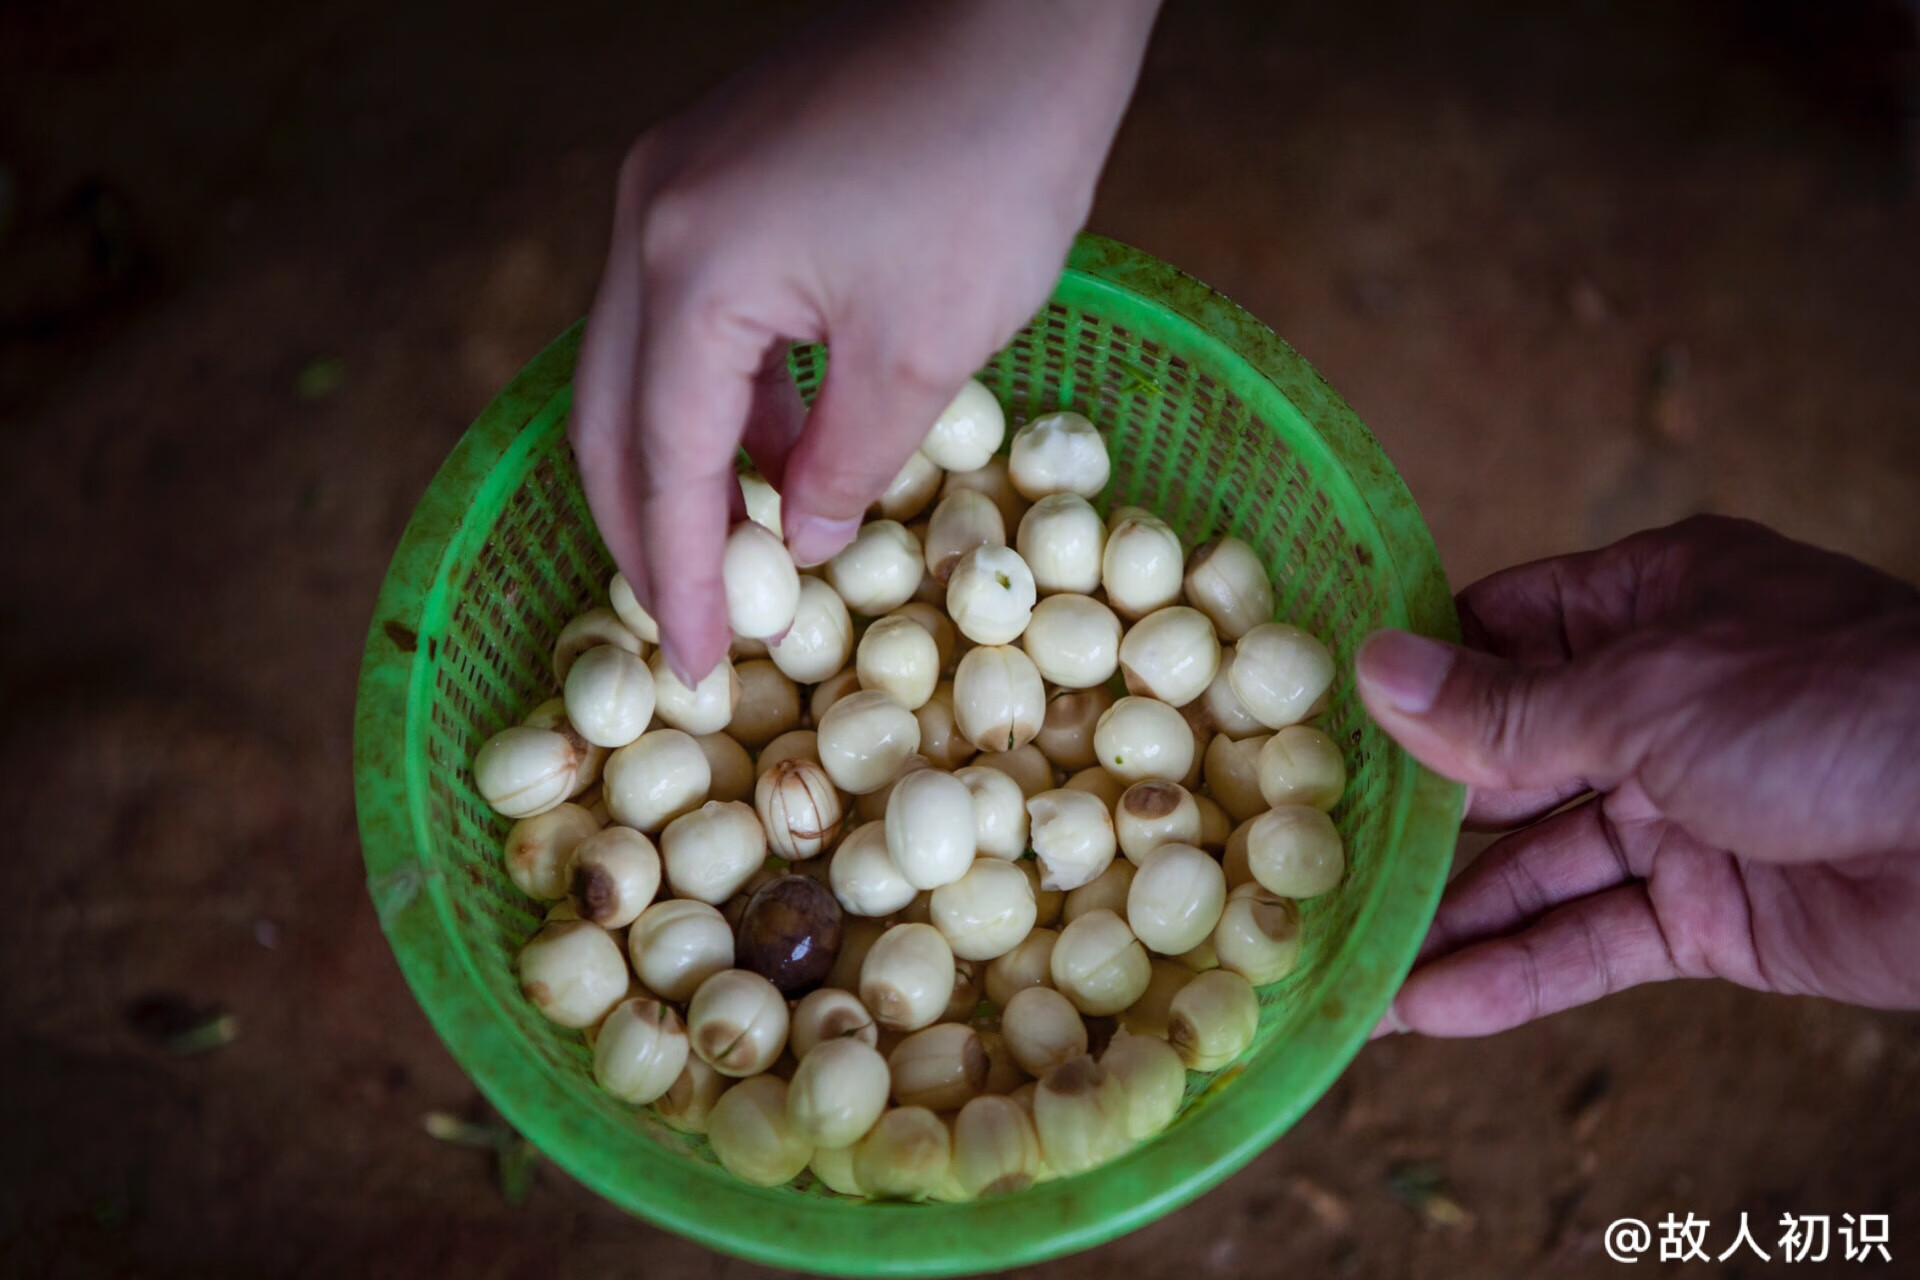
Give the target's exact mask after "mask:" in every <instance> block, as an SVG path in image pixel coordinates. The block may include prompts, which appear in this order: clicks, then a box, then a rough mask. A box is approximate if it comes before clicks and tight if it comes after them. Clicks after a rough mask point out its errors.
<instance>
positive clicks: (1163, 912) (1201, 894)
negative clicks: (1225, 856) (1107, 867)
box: [1127, 844, 1227, 1004]
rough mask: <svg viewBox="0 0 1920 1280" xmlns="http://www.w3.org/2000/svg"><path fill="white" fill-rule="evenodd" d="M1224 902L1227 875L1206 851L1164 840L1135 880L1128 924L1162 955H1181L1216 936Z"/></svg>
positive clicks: (1128, 903)
mask: <svg viewBox="0 0 1920 1280" xmlns="http://www.w3.org/2000/svg"><path fill="white" fill-rule="evenodd" d="M1226 901H1227V878H1226V875H1225V873H1224V872H1222V871H1221V870H1220V864H1219V863H1217V862H1215V861H1214V860H1213V859H1212V858H1211V857H1209V856H1208V855H1207V852H1206V851H1205V850H1204V849H1197V848H1195V847H1194V846H1193V845H1190V844H1163V845H1161V846H1159V847H1158V848H1156V849H1155V850H1154V851H1153V852H1152V853H1149V854H1148V855H1147V857H1146V861H1144V862H1142V863H1141V864H1140V871H1139V874H1137V875H1136V876H1134V878H1133V887H1132V888H1131V889H1130V890H1128V893H1127V927H1128V928H1130V929H1132V930H1133V933H1134V936H1135V937H1137V938H1139V939H1140V941H1141V943H1142V944H1143V945H1145V946H1146V947H1148V948H1150V949H1152V950H1154V951H1157V952H1159V953H1160V954H1161V955H1168V956H1177V955H1182V954H1184V953H1185V952H1188V951H1191V950H1193V948H1195V947H1197V946H1199V945H1200V944H1201V943H1202V942H1204V941H1206V940H1207V939H1208V938H1210V937H1212V936H1213V929H1214V926H1215V925H1217V924H1219V923H1220V913H1221V910H1222V909H1223V908H1224V907H1225V906H1226ZM1128 1003H1129V1004H1131V1003H1132V1001H1128Z"/></svg>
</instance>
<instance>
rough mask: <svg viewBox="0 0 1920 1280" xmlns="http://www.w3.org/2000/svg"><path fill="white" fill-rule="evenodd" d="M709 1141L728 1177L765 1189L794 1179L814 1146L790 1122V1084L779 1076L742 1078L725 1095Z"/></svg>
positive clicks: (709, 1127) (717, 1105)
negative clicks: (788, 1090)
mask: <svg viewBox="0 0 1920 1280" xmlns="http://www.w3.org/2000/svg"><path fill="white" fill-rule="evenodd" d="M707 1140H708V1141H709V1142H711V1143H712V1144H713V1154H714V1155H715V1156H717V1157H719V1160H720V1164H721V1166H722V1167H723V1168H725V1169H726V1171H727V1172H728V1173H731V1174H732V1175H733V1176H734V1177H736V1178H739V1179H740V1180H741V1181H743V1182H751V1183H753V1184H754V1185H755V1186H760V1187H777V1186H779V1185H780V1184H782V1183H784V1182H791V1181H793V1179H794V1178H796V1177H798V1176H799V1175H800V1171H801V1170H802V1169H804V1168H806V1167H807V1162H808V1161H809V1160H811V1159H812V1158H813V1144H812V1143H811V1142H809V1141H807V1139H806V1137H805V1136H804V1135H802V1134H801V1133H800V1131H799V1130H798V1129H796V1128H794V1126H793V1123H792V1121H790V1120H789V1119H788V1118H787V1082H786V1081H784V1080H782V1079H780V1078H779V1077H778V1076H755V1077H753V1078H752V1079H751V1080H742V1081H741V1082H740V1083H739V1084H737V1085H734V1086H733V1087H732V1088H731V1089H728V1090H727V1091H726V1092H725V1093H723V1094H722V1095H720V1100H719V1101H718V1102H716V1103H715V1104H714V1106H713V1114H712V1116H711V1117H710V1118H709V1120H708V1122H707Z"/></svg>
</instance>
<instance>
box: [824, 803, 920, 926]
mask: <svg viewBox="0 0 1920 1280" xmlns="http://www.w3.org/2000/svg"><path fill="white" fill-rule="evenodd" d="M828 883H829V885H830V886H831V887H832V889H833V896H834V897H835V898H837V899H838V900H839V902H840V905H841V906H842V907H844V908H846V910H847V911H848V912H849V913H850V914H852V915H856V916H868V917H874V918H877V917H880V916H890V915H892V914H893V913H894V912H896V911H898V910H900V909H901V908H902V907H904V906H906V905H907V904H908V903H909V902H912V901H913V896H914V894H915V893H916V892H917V890H915V889H914V887H913V886H912V885H911V884H909V883H908V882H907V878H906V877H905V876H903V875H901V874H900V868H899V867H897V866H895V865H894V863H893V858H892V856H891V855H890V854H888V852H887V829H886V824H885V823H884V822H869V823H867V824H865V825H864V826H860V827H856V828H854V830H853V831H852V832H850V833H849V834H848V836H847V838H846V839H845V840H842V841H841V842H840V847H839V848H838V849H836V850H834V852H833V861H832V862H831V864H830V865H829V867H828Z"/></svg>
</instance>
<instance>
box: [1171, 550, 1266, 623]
mask: <svg viewBox="0 0 1920 1280" xmlns="http://www.w3.org/2000/svg"><path fill="white" fill-rule="evenodd" d="M1184 586H1185V589H1186V595H1187V603H1188V604H1190V605H1192V606H1193V607H1194V608H1196V609H1198V610H1199V611H1200V612H1202V613H1204V614H1206V615H1207V617H1208V619H1209V620H1211V621H1212V623H1213V625H1214V626H1215V627H1216V628H1217V629H1218V630H1219V632H1220V634H1221V635H1222V636H1223V637H1225V638H1226V639H1228V640H1238V639H1239V638H1240V637H1241V636H1243V635H1245V634H1247V632H1249V631H1251V630H1253V629H1254V628H1255V627H1257V626H1259V625H1260V624H1261V623H1263V622H1265V621H1267V620H1268V619H1269V618H1271V617H1273V586H1272V584H1271V583H1269V582H1268V581H1267V567H1266V566H1265V565H1264V564H1262V563H1261V562H1260V557H1259V555H1258V554H1257V553H1255V551H1254V549H1253V548H1252V547H1250V546H1248V545H1247V544H1246V543H1244V542H1242V541H1240V539H1238V538H1217V539H1215V540H1214V541H1212V542H1207V543H1203V544H1201V545H1200V546H1199V547H1197V548H1195V549H1194V553H1193V557H1192V558H1191V559H1189V560H1188V561H1187V573H1186V579H1185V583H1184Z"/></svg>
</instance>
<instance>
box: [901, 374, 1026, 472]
mask: <svg viewBox="0 0 1920 1280" xmlns="http://www.w3.org/2000/svg"><path fill="white" fill-rule="evenodd" d="M1006 435H1007V415H1006V411H1005V410H1003V409H1002V408H1001V407H1000V402H999V401H998V400H996V399H994V397H993V392H991V391H989V390H987V388H986V386H985V385H984V384H983V383H981V382H980V381H979V380H978V379H975V378H970V379H968V380H967V382H966V384H965V385H964V386H962V387H961V388H960V394H959V395H956V396H955V397H954V398H953V400H952V402H951V403H949V404H948V405H947V407H946V408H945V409H942V410H941V411H940V416H939V417H938V418H936V419H935V420H934V423H933V426H932V427H931V428H930V429H929V430H928V431H927V438H926V439H925V440H924V441H922V442H921V445H920V452H921V453H923V454H925V455H926V456H927V458H928V459H930V460H931V461H932V462H933V463H934V464H935V465H936V466H938V467H940V468H942V469H943V470H947V471H972V470H973V469H974V468H976V467H983V466H985V465H986V464H987V460H988V459H989V458H991V457H993V455H994V452H995V451H996V450H998V449H999V448H1000V442H1001V441H1002V440H1004V439H1006Z"/></svg>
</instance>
